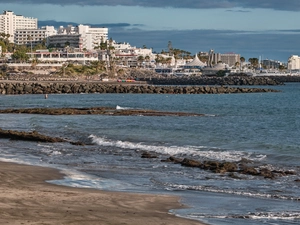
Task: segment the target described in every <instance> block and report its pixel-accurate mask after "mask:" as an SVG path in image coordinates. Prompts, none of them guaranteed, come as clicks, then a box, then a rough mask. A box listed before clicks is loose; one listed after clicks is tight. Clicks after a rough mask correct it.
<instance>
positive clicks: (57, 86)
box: [0, 82, 278, 95]
mask: <svg viewBox="0 0 300 225" xmlns="http://www.w3.org/2000/svg"><path fill="white" fill-rule="evenodd" d="M257 92H278V90H273V89H268V88H245V87H226V86H161V85H142V84H141V85H139V84H105V83H100V82H95V83H90V82H86V83H77V82H76V83H75V82H70V83H69V82H65V83H20V82H8V83H6V82H3V83H0V94H3V95H5V94H8V95H14V94H63V93H65V94H78V93H122V94H125V93H134V94H231V93H257Z"/></svg>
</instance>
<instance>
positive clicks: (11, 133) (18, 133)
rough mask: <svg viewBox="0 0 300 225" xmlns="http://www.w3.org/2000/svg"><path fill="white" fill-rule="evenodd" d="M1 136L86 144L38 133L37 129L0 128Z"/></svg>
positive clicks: (14, 138) (25, 139)
mask: <svg viewBox="0 0 300 225" xmlns="http://www.w3.org/2000/svg"><path fill="white" fill-rule="evenodd" d="M0 138H9V139H11V140H23V141H37V142H50V143H54V142H69V143H70V144H73V145H84V144H83V143H81V142H73V141H68V140H66V139H63V138H59V137H50V136H46V135H43V134H40V133H38V132H37V131H30V132H25V131H14V130H2V129H1V128H0Z"/></svg>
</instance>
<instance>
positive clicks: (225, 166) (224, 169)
mask: <svg viewBox="0 0 300 225" xmlns="http://www.w3.org/2000/svg"><path fill="white" fill-rule="evenodd" d="M161 162H172V163H176V164H181V165H182V166H186V167H194V168H199V169H203V170H208V171H211V172H213V173H221V174H225V173H227V174H228V176H230V177H232V178H235V179H242V178H241V177H240V176H238V174H244V175H251V176H261V177H264V178H266V179H275V178H277V177H280V176H288V175H296V173H295V172H294V171H284V170H282V171H281V170H279V171H278V170H270V169H268V168H266V167H264V166H262V165H260V166H259V165H257V166H255V167H254V166H249V165H248V164H251V163H252V162H251V161H245V160H244V159H242V160H241V161H240V162H237V163H235V162H226V161H216V160H211V161H203V162H201V161H199V160H195V159H188V158H184V159H180V158H175V157H173V156H170V157H169V158H167V159H163V160H161Z"/></svg>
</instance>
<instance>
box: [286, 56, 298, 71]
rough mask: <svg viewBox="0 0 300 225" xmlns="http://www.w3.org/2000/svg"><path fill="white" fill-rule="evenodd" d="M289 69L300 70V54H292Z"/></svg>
mask: <svg viewBox="0 0 300 225" xmlns="http://www.w3.org/2000/svg"><path fill="white" fill-rule="evenodd" d="M287 67H288V70H300V57H299V56H298V55H292V56H290V58H289V59H288V66H287Z"/></svg>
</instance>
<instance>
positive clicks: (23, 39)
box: [14, 26, 57, 47]
mask: <svg viewBox="0 0 300 225" xmlns="http://www.w3.org/2000/svg"><path fill="white" fill-rule="evenodd" d="M56 33H57V31H56V29H55V28H54V27H53V26H45V27H42V28H40V29H18V30H16V32H15V36H14V43H15V44H17V45H27V46H31V47H34V46H36V45H37V44H46V39H47V38H48V37H49V36H52V35H56Z"/></svg>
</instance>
